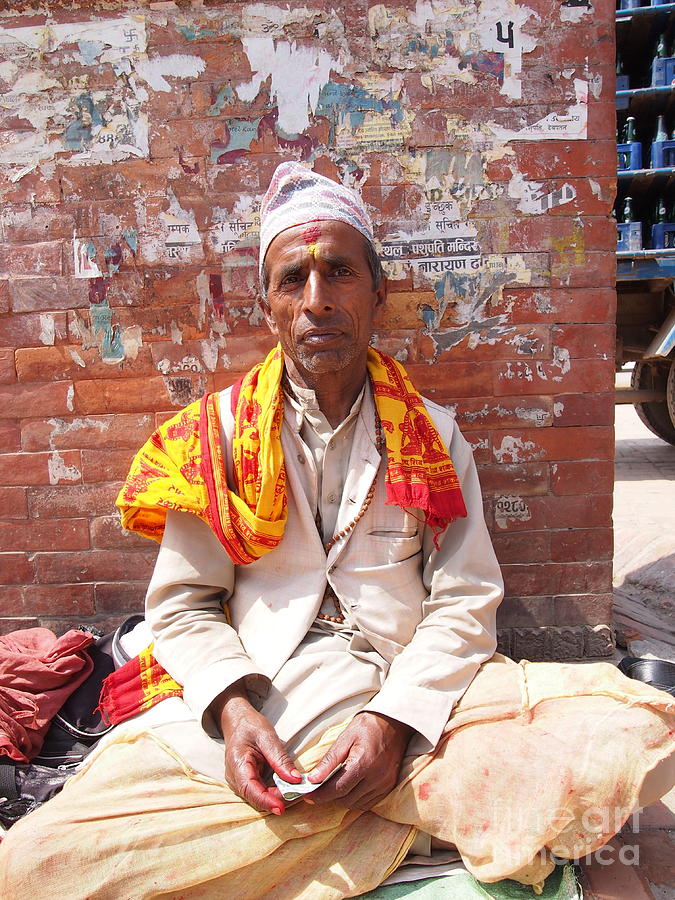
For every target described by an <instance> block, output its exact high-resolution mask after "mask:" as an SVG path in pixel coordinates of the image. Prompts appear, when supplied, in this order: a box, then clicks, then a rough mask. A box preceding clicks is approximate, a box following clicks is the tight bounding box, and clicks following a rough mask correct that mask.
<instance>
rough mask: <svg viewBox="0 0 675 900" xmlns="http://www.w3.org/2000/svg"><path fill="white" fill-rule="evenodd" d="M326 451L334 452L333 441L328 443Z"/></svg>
mask: <svg viewBox="0 0 675 900" xmlns="http://www.w3.org/2000/svg"><path fill="white" fill-rule="evenodd" d="M328 449H329V450H335V441H332V440H331V441H328Z"/></svg>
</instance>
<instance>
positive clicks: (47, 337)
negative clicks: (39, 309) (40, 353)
mask: <svg viewBox="0 0 675 900" xmlns="http://www.w3.org/2000/svg"><path fill="white" fill-rule="evenodd" d="M38 338H39V339H40V341H41V343H43V344H45V345H46V346H51V347H53V346H54V340H55V338H56V323H55V322H54V316H53V315H51V314H50V313H40V334H39V335H38Z"/></svg>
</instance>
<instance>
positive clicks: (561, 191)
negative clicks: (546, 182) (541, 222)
mask: <svg viewBox="0 0 675 900" xmlns="http://www.w3.org/2000/svg"><path fill="white" fill-rule="evenodd" d="M543 187H544V186H543V184H540V183H539V182H537V181H527V180H526V179H525V178H524V177H523V175H522V174H521V173H520V172H516V173H515V174H514V175H513V177H512V178H511V180H510V181H509V185H508V195H509V197H511V198H512V199H514V200H518V201H519V202H518V206H517V208H518V209H519V210H520V212H524V213H528V214H530V215H540V214H541V213H545V212H547V211H548V210H549V209H554V208H555V207H557V206H563V205H564V204H565V203H571V201H572V200H574V199H575V197H576V196H577V192H576V190H575V188H574V187H573V186H572V185H571V184H569V183H566V184H564V185H562V187H560V188H558V189H557V190H555V191H550V192H549V193H547V194H544V193H543Z"/></svg>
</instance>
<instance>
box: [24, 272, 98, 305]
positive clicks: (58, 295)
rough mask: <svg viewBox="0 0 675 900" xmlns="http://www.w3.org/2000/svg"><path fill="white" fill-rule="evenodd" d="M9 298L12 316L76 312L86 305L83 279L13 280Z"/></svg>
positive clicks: (87, 293)
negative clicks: (50, 312)
mask: <svg viewBox="0 0 675 900" xmlns="http://www.w3.org/2000/svg"><path fill="white" fill-rule="evenodd" d="M9 294H10V297H11V302H12V310H13V311H14V312H20V313H27V312H35V311H37V310H50V309H77V308H80V307H86V306H88V304H89V284H88V279H86V278H56V277H51V278H50V277H44V278H33V277H28V278H13V279H12V281H11V282H10V286H9Z"/></svg>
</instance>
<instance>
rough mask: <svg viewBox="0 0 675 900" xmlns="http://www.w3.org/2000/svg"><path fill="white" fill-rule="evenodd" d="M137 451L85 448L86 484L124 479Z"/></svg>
mask: <svg viewBox="0 0 675 900" xmlns="http://www.w3.org/2000/svg"><path fill="white" fill-rule="evenodd" d="M134 453H135V451H132V450H127V449H124V450H108V449H105V450H83V451H82V477H83V479H84V481H85V483H86V484H95V483H96V482H99V481H123V480H124V479H125V478H126V477H127V475H128V474H129V469H130V467H131V461H132V460H133V458H134Z"/></svg>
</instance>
